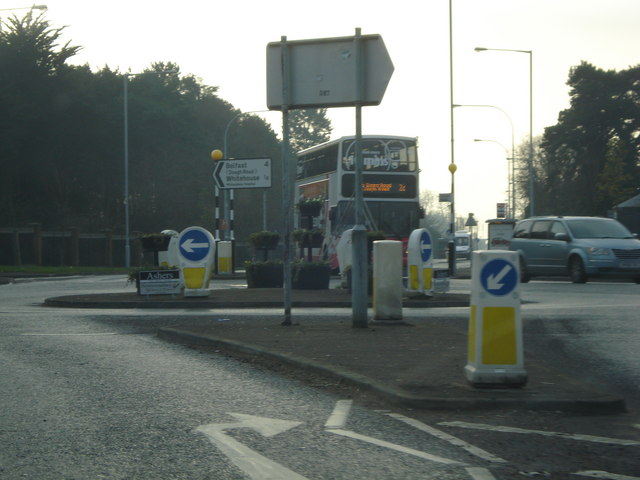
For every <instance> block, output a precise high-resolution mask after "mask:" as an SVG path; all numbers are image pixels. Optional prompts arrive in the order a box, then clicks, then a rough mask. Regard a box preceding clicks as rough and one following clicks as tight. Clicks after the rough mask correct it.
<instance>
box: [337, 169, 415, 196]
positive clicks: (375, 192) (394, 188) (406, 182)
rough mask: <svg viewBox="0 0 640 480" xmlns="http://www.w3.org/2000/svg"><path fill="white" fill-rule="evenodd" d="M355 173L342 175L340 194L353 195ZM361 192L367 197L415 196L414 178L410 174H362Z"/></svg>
mask: <svg viewBox="0 0 640 480" xmlns="http://www.w3.org/2000/svg"><path fill="white" fill-rule="evenodd" d="M354 186H355V175H354V174H344V175H343V176H342V196H343V197H352V196H353V195H354ZM362 194H363V196H365V197H368V198H385V197H387V198H415V196H416V179H415V177H413V176H411V175H370V174H365V175H363V181H362Z"/></svg>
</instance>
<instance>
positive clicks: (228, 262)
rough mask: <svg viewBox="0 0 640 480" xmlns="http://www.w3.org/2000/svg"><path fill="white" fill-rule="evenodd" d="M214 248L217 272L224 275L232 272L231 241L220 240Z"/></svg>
mask: <svg viewBox="0 0 640 480" xmlns="http://www.w3.org/2000/svg"><path fill="white" fill-rule="evenodd" d="M216 248H217V250H218V273H219V274H224V275H226V274H230V273H233V272H232V270H233V269H232V265H233V258H232V256H233V247H232V243H231V242H229V241H221V242H218V244H217V247H216Z"/></svg>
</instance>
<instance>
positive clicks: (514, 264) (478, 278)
mask: <svg viewBox="0 0 640 480" xmlns="http://www.w3.org/2000/svg"><path fill="white" fill-rule="evenodd" d="M519 279H520V272H519V267H518V254H517V252H509V251H506V250H505V251H501V250H480V251H476V252H473V253H472V262H471V280H472V285H471V311H470V314H469V345H468V356H467V359H468V361H467V366H466V367H465V373H466V376H467V380H469V382H470V383H471V384H473V385H474V386H483V385H484V386H489V385H505V386H523V385H525V384H526V383H527V372H526V370H525V369H524V352H523V342H522V319H521V317H520V292H519V285H520V282H519Z"/></svg>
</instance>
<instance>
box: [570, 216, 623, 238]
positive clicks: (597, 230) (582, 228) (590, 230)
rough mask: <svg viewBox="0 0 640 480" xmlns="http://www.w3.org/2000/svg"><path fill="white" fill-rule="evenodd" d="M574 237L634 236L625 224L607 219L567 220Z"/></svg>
mask: <svg viewBox="0 0 640 480" xmlns="http://www.w3.org/2000/svg"><path fill="white" fill-rule="evenodd" d="M567 225H568V226H569V228H570V229H571V233H572V234H573V236H574V238H632V235H631V233H630V232H629V230H627V229H626V228H625V227H624V226H623V225H621V224H620V223H617V222H610V221H607V220H605V219H602V220H598V219H589V220H567Z"/></svg>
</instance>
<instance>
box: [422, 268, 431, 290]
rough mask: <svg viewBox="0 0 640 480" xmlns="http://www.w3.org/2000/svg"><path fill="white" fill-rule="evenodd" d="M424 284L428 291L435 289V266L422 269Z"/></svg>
mask: <svg viewBox="0 0 640 480" xmlns="http://www.w3.org/2000/svg"><path fill="white" fill-rule="evenodd" d="M422 285H424V289H425V290H426V291H431V290H433V268H423V269H422Z"/></svg>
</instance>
